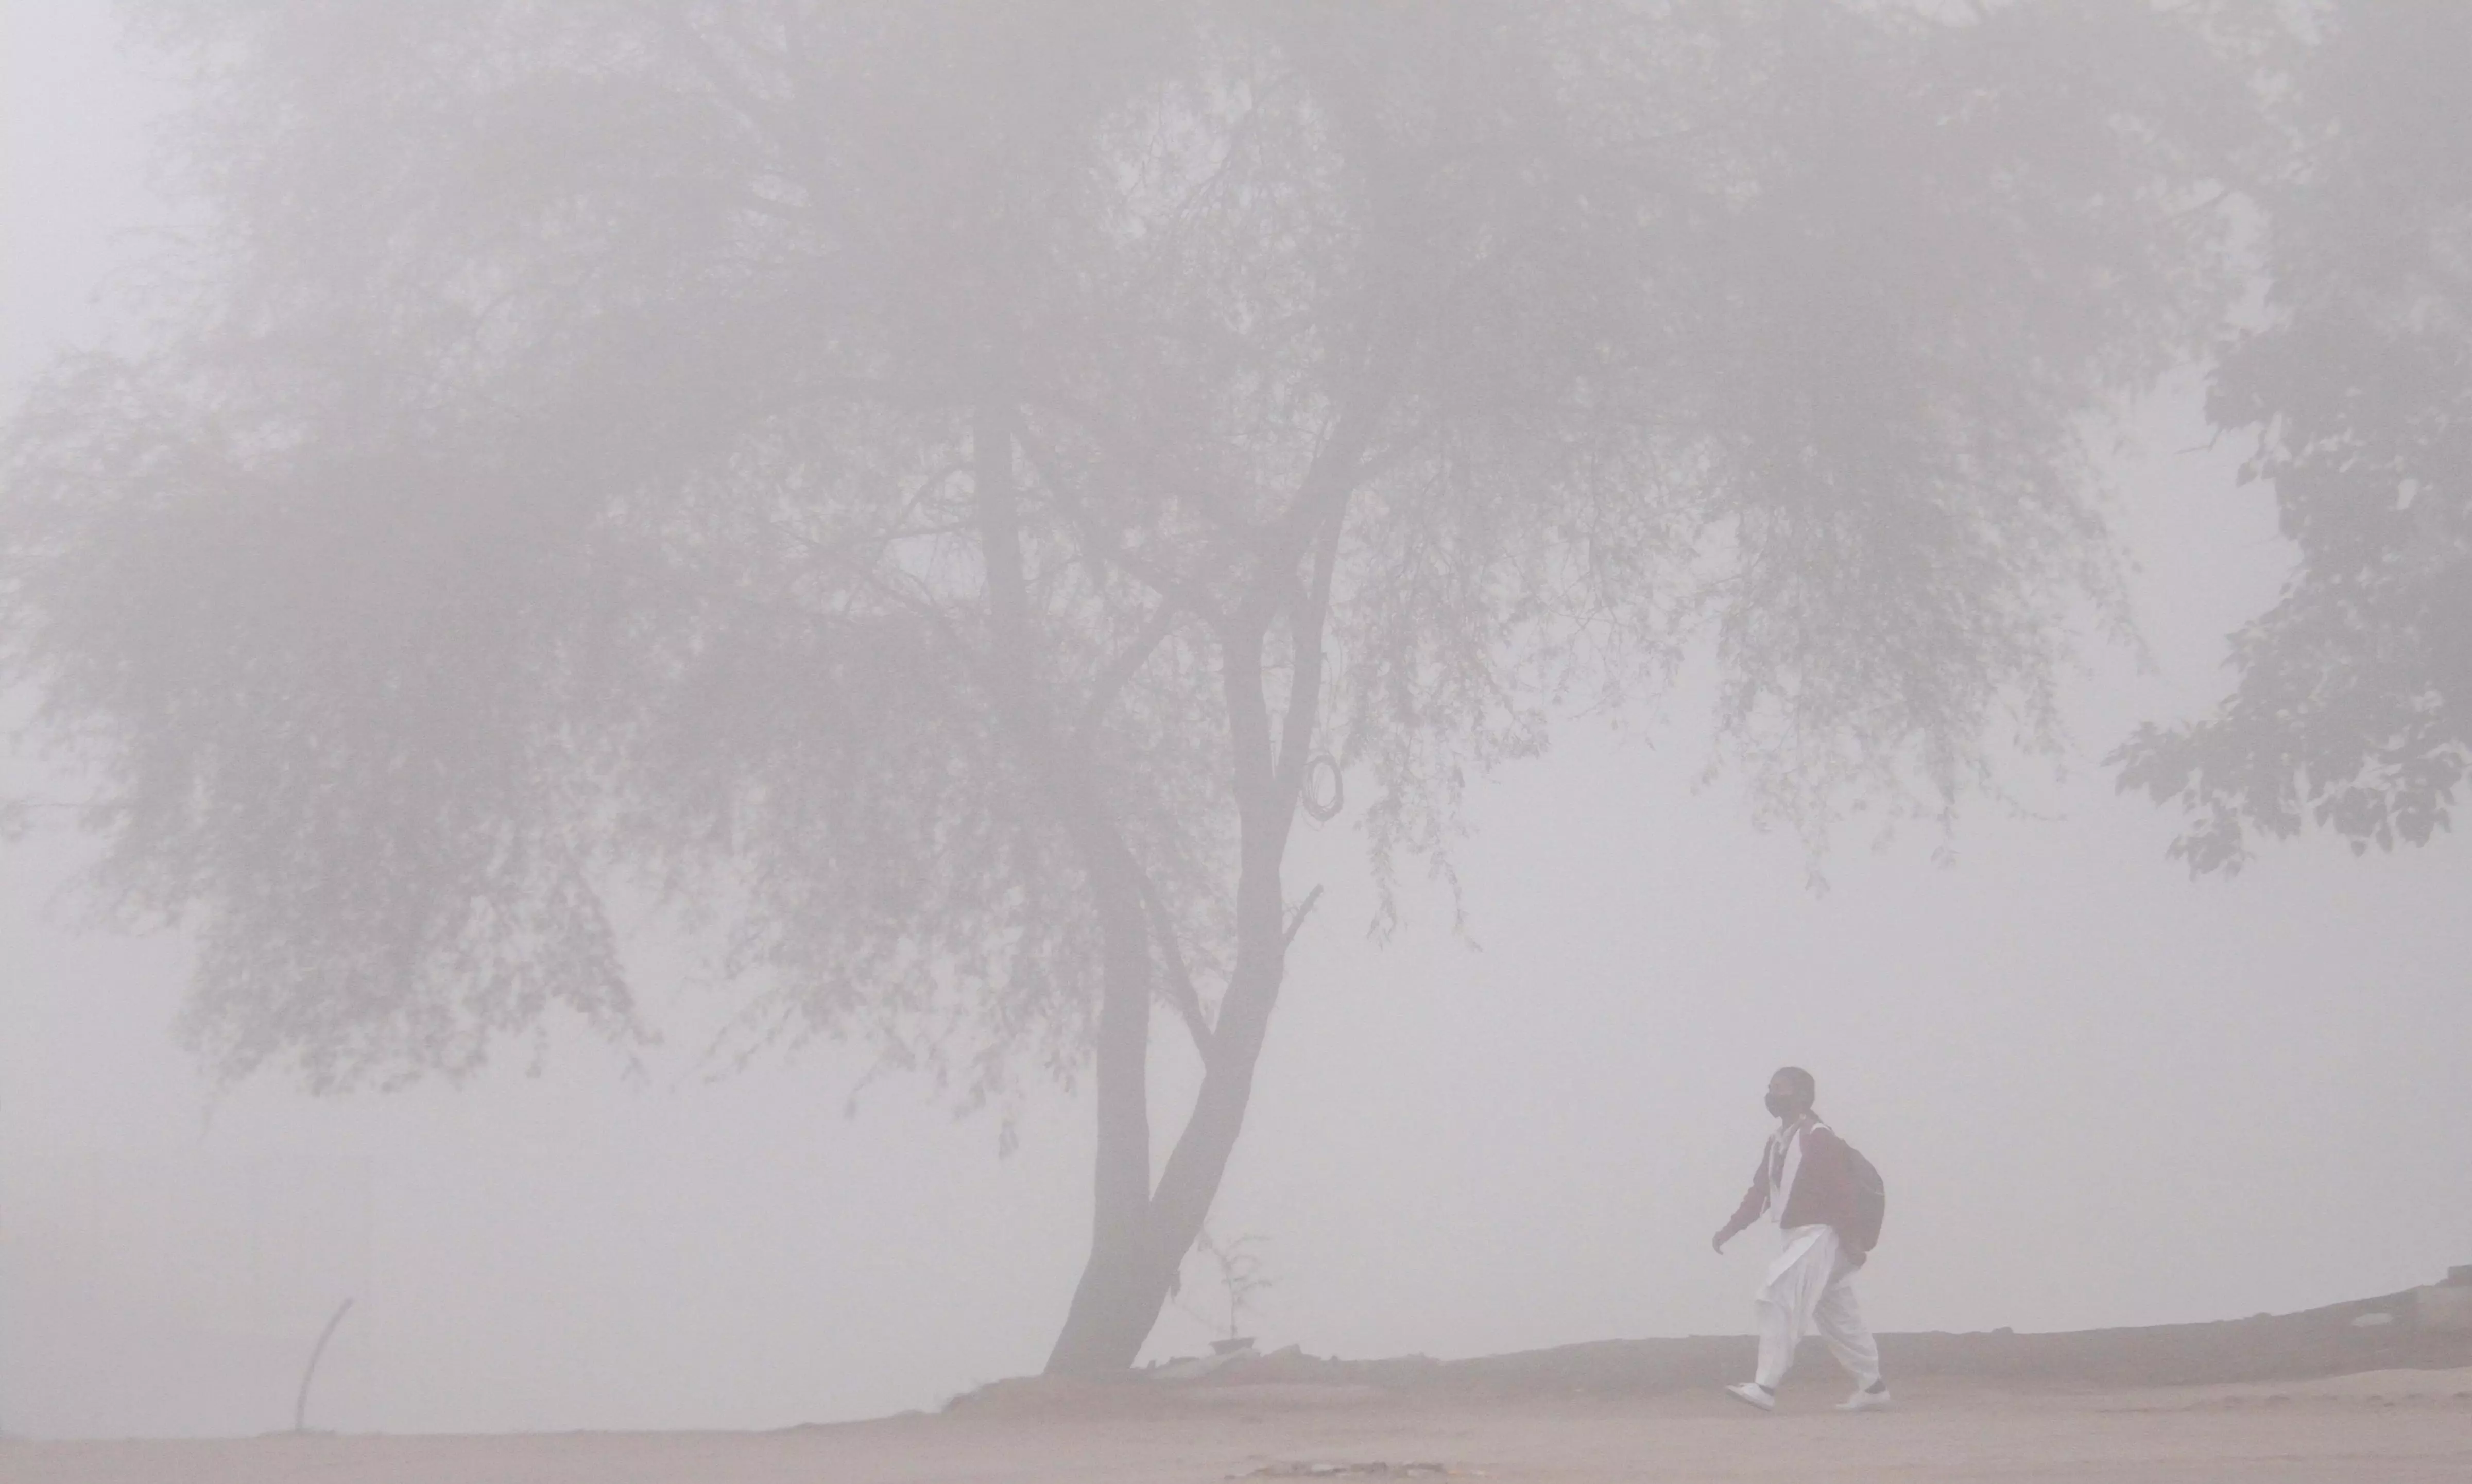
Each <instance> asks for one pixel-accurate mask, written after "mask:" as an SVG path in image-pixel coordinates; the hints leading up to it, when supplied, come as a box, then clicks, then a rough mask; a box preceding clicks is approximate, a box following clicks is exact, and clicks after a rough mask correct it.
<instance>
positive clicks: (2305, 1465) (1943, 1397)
mask: <svg viewBox="0 0 2472 1484" xmlns="http://www.w3.org/2000/svg"><path fill="white" fill-rule="evenodd" d="M1164 1391H1165V1388H1160V1389H1159V1391H1155V1392H1154V1391H1153V1390H1152V1389H1151V1388H1129V1387H1113V1388H1101V1389H1096V1390H1092V1391H1086V1392H1078V1393H1065V1394H1049V1393H1039V1394H1032V1395H1023V1396H1018V1397H1013V1398H1010V1399H1002V1400H998V1401H994V1402H988V1403H986V1404H983V1405H980V1406H977V1407H974V1408H971V1409H969V1410H966V1411H963V1412H959V1413H952V1414H947V1415H943V1416H937V1417H903V1418H891V1419H887V1420H884V1421H881V1422H868V1423H853V1424H847V1425H839V1426H830V1427H801V1428H794V1429H791V1430H789V1431H785V1432H773V1433H644V1434H625V1433H575V1434H563V1435H524V1436H511V1437H421V1438H388V1437H370V1438H321V1437H309V1438H285V1437H276V1438H264V1439H252V1440H243V1441H234V1442H162V1443H51V1444H27V1443H13V1444H8V1445H0V1479H6V1480H7V1481H9V1484H155V1481H166V1484H168V1481H175V1480H178V1481H181V1484H313V1481H314V1484H415V1481H418V1484H431V1481H441V1484H568V1481H573V1484H674V1481H675V1484H820V1481H829V1484H1204V1481H1212V1484H1216V1481H1219V1480H1224V1479H1228V1478H1245V1477H1248V1476H1250V1477H1255V1478H1261V1479H1266V1480H1267V1479H1275V1478H1279V1477H1314V1476H1317V1475H1315V1474H1312V1473H1309V1472H1304V1470H1305V1466H1310V1465H1317V1464H1319V1465H1354V1466H1358V1467H1356V1468H1355V1469H1352V1470H1350V1471H1349V1472H1343V1473H1336V1474H1333V1473H1323V1474H1320V1475H1319V1476H1320V1477H1325V1478H1335V1479H1337V1480H1339V1481H1340V1484H1352V1481H1355V1480H1363V1479H1384V1478H1390V1479H1402V1478H1415V1477H1447V1476H1476V1475H1480V1474H1481V1475H1482V1476H1483V1477H1485V1478H1486V1479H1488V1480H1491V1481H1494V1484H1600V1481H1603V1484H1612V1481H1615V1480H1623V1481H1641V1484H1646V1481H1658V1484H1662V1481H1685V1480H1764V1479H1793V1480H1830V1481H1836V1484H1866V1481H1871V1480H1881V1481H1886V1480H1891V1479H1894V1480H1898V1481H1901V1484H1917V1481H1939V1480H1948V1481H1956V1480H1966V1481H1981V1480H1986V1479H1996V1480H2000V1481H2003V1484H2010V1481H2014V1484H2036V1481H2045V1480H2054V1481H2056V1480H2097V1479H2099V1480H2104V1481H2114V1484H2117V1481H2125V1480H2136V1481H2140V1484H2145V1481H2154V1484H2201V1481H2202V1484H2217V1481H2221V1484H2233V1481H2238V1484H2276V1481H2294V1484H2298V1481H2304V1480H2305V1481H2309V1484H2319V1481H2325V1480H2335V1479H2340V1480H2343V1481H2345V1484H2373V1481H2375V1484H2383V1481H2394V1484H2407V1481H2409V1484H2422V1481H2427V1484H2439V1481H2444V1484H2463V1481H2465V1480H2472V1368H2466V1369H2458V1370H2446V1371H2385V1372H2374V1373H2370V1374H2367V1375H2363V1376H2348V1377H2339V1378H2329V1379H2320V1380H2309V1381H2297V1382H2290V1383H2248V1384H2241V1385H2229V1386H2201V1387H2179V1388H2149V1389H2142V1390H2119V1391H2081V1392H2075V1393H2068V1392H2055V1391H2023V1392H2002V1391H1998V1390H1994V1389H1991V1388H1990V1387H1988V1386H1985V1385H1983V1384H1980V1383H1959V1382H1954V1381H1947V1380H1933V1379H1926V1380H1923V1381H1920V1382H1917V1383H1914V1384H1913V1385H1911V1386H1909V1387H1908V1388H1907V1394H1906V1395H1905V1396H1904V1397H1903V1398H1902V1399H1901V1400H1902V1402H1903V1404H1902V1405H1901V1407H1900V1408H1899V1409H1898V1410H1897V1411H1895V1412H1892V1413H1887V1414H1880V1415H1866V1416H1859V1417H1844V1416H1839V1415H1837V1414H1836V1413H1834V1412H1833V1411H1831V1410H1830V1409H1829V1407H1830V1403H1831V1402H1834V1401H1835V1400H1836V1389H1835V1387H1834V1385H1833V1383H1831V1384H1826V1385H1823V1384H1822V1383H1821V1382H1819V1381H1818V1380H1817V1379H1815V1380H1813V1381H1811V1382H1808V1383H1805V1384H1802V1385H1799V1386H1795V1385H1790V1386H1789V1387H1788V1390H1787V1395H1786V1404H1785V1406H1784V1408H1783V1409H1782V1410H1781V1411H1780V1413H1779V1414H1778V1415H1776V1416H1773V1417H1768V1416H1761V1415H1759V1414H1756V1413H1752V1412H1750V1411H1748V1410H1746V1409H1744V1408H1742V1407H1740V1406H1739V1405H1737V1404H1735V1403H1732V1402H1726V1401H1725V1400H1724V1399H1723V1398H1721V1397H1711V1396H1707V1395H1704V1394H1677V1395H1671V1396H1662V1397H1655V1398H1649V1399H1642V1400H1636V1401H1629V1402H1625V1401H1620V1400H1614V1399H1606V1398H1597V1397H1587V1398H1562V1399H1550V1398H1539V1397H1533V1396H1532V1397H1497V1398H1491V1399H1485V1398H1440V1397H1431V1396H1414V1395H1407V1396H1403V1395H1400V1394H1397V1393H1392V1392H1386V1391H1382V1390H1378V1389H1375V1388H1371V1387H1366V1386H1316V1385H1293V1384H1266V1385H1255V1386H1227V1387H1219V1388H1208V1389H1205V1388H1193V1389H1190V1390H1184V1391H1178V1392H1174V1393H1168V1394H1160V1393H1161V1392H1164ZM1415 1463H1424V1464H1434V1465H1440V1466H1444V1467H1447V1468H1448V1469H1449V1470H1450V1471H1452V1472H1451V1474H1450V1475H1439V1474H1435V1473H1428V1472H1423V1471H1418V1472H1403V1468H1404V1466H1406V1465H1409V1464H1415ZM1378 1465H1388V1466H1390V1468H1391V1472H1388V1473H1384V1472H1378V1471H1377V1470H1376V1469H1375V1468H1373V1467H1370V1466H1378Z"/></svg>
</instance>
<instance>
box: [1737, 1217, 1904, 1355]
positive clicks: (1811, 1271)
mask: <svg viewBox="0 0 2472 1484" xmlns="http://www.w3.org/2000/svg"><path fill="white" fill-rule="evenodd" d="M1854 1266H1855V1265H1854V1264H1853V1263H1851V1262H1849V1261H1847V1260H1846V1259H1845V1254H1844V1252H1843V1251H1842V1249H1841V1248H1840V1247H1839V1245H1838V1242H1837V1228H1835V1227H1833V1226H1825V1225H1813V1226H1790V1227H1787V1228H1785V1251H1784V1252H1783V1253H1781V1254H1779V1255H1778V1257H1777V1260H1775V1261H1774V1262H1771V1263H1770V1264H1769V1271H1768V1278H1767V1281H1766V1282H1764V1283H1762V1284H1760V1287H1759V1292H1758V1294H1757V1295H1756V1297H1757V1298H1758V1300H1759V1314H1760V1371H1759V1375H1758V1377H1757V1378H1756V1379H1757V1380H1758V1381H1759V1383H1760V1384H1761V1385H1763V1386H1765V1387H1767V1388H1768V1389H1769V1390H1771V1391H1774V1390H1776V1387H1777V1383H1778V1382H1779V1381H1782V1380H1784V1379H1785V1373H1786V1372H1787V1371H1788V1370H1790V1369H1792V1368H1793V1366H1794V1352H1795V1347H1796V1346H1798V1345H1800V1344H1801V1343H1802V1337H1803V1336H1804V1335H1806V1334H1809V1333H1810V1332H1811V1331H1814V1330H1818V1331H1819V1337H1820V1338H1821V1339H1823V1340H1825V1341H1827V1342H1828V1351H1829V1354H1833V1355H1835V1356H1836V1357H1837V1363H1838V1364H1839V1365H1842V1366H1843V1367H1844V1368H1845V1369H1846V1370H1847V1371H1848V1372H1849V1373H1851V1374H1852V1375H1853V1377H1854V1379H1855V1381H1856V1383H1857V1384H1859V1385H1861V1386H1864V1387H1866V1388H1867V1387H1869V1386H1870V1385H1871V1384H1872V1383H1873V1382H1875V1381H1877V1380H1878V1379H1879V1378H1880V1346H1879V1343H1878V1342H1877V1341H1876V1340H1874V1339H1872V1338H1871V1331H1869V1330H1868V1329H1866V1328H1865V1327H1864V1324H1863V1310H1862V1307H1861V1306H1860V1305H1858V1304H1856V1303H1855V1301H1854Z"/></svg>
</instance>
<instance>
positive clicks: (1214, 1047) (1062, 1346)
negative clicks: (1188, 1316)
mask: <svg viewBox="0 0 2472 1484" xmlns="http://www.w3.org/2000/svg"><path fill="white" fill-rule="evenodd" d="M1260 643H1261V642H1260V639H1259V637H1258V635H1256V636H1255V637H1252V638H1250V639H1247V638H1242V637H1235V638H1230V639H1229V640H1228V641H1227V654H1226V659H1225V664H1226V685H1227V690H1228V695H1229V696H1230V699H1231V718H1230V719H1231V730H1232V732H1233V734H1234V735H1233V740H1234V742H1235V744H1236V746H1235V752H1236V760H1237V779H1236V791H1237V797H1238V811H1237V813H1238V821H1239V823H1238V830H1239V847H1238V848H1239V852H1240V860H1239V866H1238V876H1237V883H1236V961H1235V965H1234V968H1233V970H1232V972H1231V973H1230V974H1229V976H1228V982H1227V989H1226V993H1225V994H1224V995H1223V996H1222V997H1221V1000H1220V1011H1219V1022H1218V1025H1217V1026H1216V1027H1215V1029H1214V1031H1213V1033H1212V1035H1211V1038H1210V1040H1209V1042H1208V1043H1207V1045H1206V1047H1205V1048H1204V1050H1203V1057H1202V1061H1203V1068H1204V1070H1203V1073H1202V1079H1201V1089H1200V1092H1199V1093H1198V1094H1196V1095H1195V1097H1194V1105H1193V1112H1192V1114H1191V1116H1190V1117H1189V1118H1188V1119H1186V1121H1185V1126H1184V1131H1183V1133H1182V1134H1181V1135H1180V1136H1178V1138H1177V1142H1176V1148H1175V1149H1174V1150H1173V1151H1172V1152H1171V1153H1170V1154H1169V1156H1168V1161H1167V1167H1166V1169H1165V1170H1164V1171H1163V1172H1162V1173H1161V1175H1160V1177H1159V1183H1158V1190H1157V1192H1156V1193H1155V1194H1153V1193H1152V1192H1151V1190H1150V1183H1149V1182H1150V1166H1149V1116H1148V1108H1149V1101H1148V1072H1149V1059H1148V1056H1147V1051H1148V1037H1149V996H1150V994H1151V981H1150V977H1149V974H1150V968H1151V965H1150V961H1149V954H1150V947H1151V944H1150V939H1149V937H1148V936H1147V934H1145V935H1142V936H1140V937H1137V938H1133V939H1132V942H1133V943H1134V945H1135V946H1136V948H1137V950H1138V953H1139V954H1140V961H1139V963H1138V965H1134V964H1130V963H1129V964H1128V965H1127V971H1128V972H1126V973H1125V974H1124V975H1123V976H1121V977H1120V976H1119V975H1118V974H1117V973H1116V967H1117V960H1118V956H1119V954H1118V945H1119V942H1120V939H1119V937H1118V931H1119V926H1118V925H1119V923H1120V922H1121V921H1122V917H1121V914H1119V913H1118V912H1116V911H1113V910H1110V908H1109V907H1108V905H1107V904H1108V903H1109V901H1110V898H1111V891H1110V888H1109V887H1107V886H1105V885H1103V886H1102V887H1101V902H1102V907H1101V910H1102V916H1103V921H1105V926H1106V931H1107V933H1108V937H1107V944H1108V951H1107V967H1108V972H1107V985H1106V999H1105V1001H1104V1003H1103V1005H1102V1009H1101V1017H1100V1027H1099V1043H1100V1046H1099V1067H1098V1080H1099V1189H1098V1202H1097V1212H1096V1214H1095V1219H1094V1222H1093V1230H1092V1233H1091V1242H1090V1260H1089V1261H1088V1263H1087V1264H1085V1265H1084V1267H1083V1268H1082V1271H1081V1284H1080V1286H1079V1287H1077V1288H1076V1289H1075V1291H1074V1295H1073V1307H1072V1308H1071V1309H1070V1310H1068V1311H1067V1313H1066V1315H1065V1320H1064V1331H1063V1333H1062V1334H1060V1335H1059V1336H1058V1339H1057V1342H1056V1349H1055V1350H1054V1352H1052V1353H1051V1354H1049V1356H1048V1361H1047V1370H1048V1374H1049V1375H1052V1376H1086V1375H1097V1374H1104V1373H1105V1372H1110V1371H1121V1370H1123V1369H1125V1368H1126V1367H1128V1366H1129V1365H1131V1364H1132V1363H1133V1361H1134V1360H1135V1359H1136V1358H1137V1357H1138V1356H1139V1355H1140V1354H1141V1349H1142V1345H1143V1342H1145V1341H1146V1340H1148V1339H1149V1338H1150V1332H1151V1330H1152V1329H1153V1327H1154V1326H1155V1325H1156V1324H1157V1323H1158V1315H1159V1310H1160V1309H1161V1308H1163V1307H1165V1306H1166V1304H1167V1296H1168V1285H1169V1284H1170V1283H1171V1282H1172V1281H1173V1280H1174V1279H1175V1276H1176V1273H1177V1268H1178V1267H1179V1266H1180V1265H1181V1264H1182V1263H1183V1261H1184V1255H1185V1253H1186V1252H1188V1251H1190V1250H1191V1249H1192V1246H1193V1243H1194V1239H1195V1238H1196V1237H1198V1236H1200V1231H1201V1223H1202V1221H1203V1219H1204V1218H1205V1217H1207V1216H1208V1215H1209V1213H1210V1205H1211V1202H1212V1201H1213V1200H1214V1199H1216V1198H1217V1196H1218V1194H1219V1184H1220V1181H1221V1179H1222V1178H1223V1177H1224V1175H1225V1174H1226V1170H1227V1161H1228V1157H1229V1156H1230V1155H1231V1154H1232V1153H1233V1152H1234V1150H1235V1147H1236V1139H1237V1136H1238V1135H1239V1134H1240V1133H1242V1132H1243V1130H1244V1125H1245V1111H1246V1108H1247V1105H1248V1103H1249V1102H1250V1101H1251V1098H1252V1093H1253V1068H1254V1065H1255V1063H1256V1062H1257V1061H1259V1059H1260V1057H1261V1051H1262V1043H1263V1040H1264V1038H1265V1036H1266V1035H1267V1034H1268V1032H1269V1030H1270V1024H1271V1011H1272V1006H1273V1005H1274V1004H1275V1003H1276V1002H1277V1000H1278V994H1279V986H1280V983H1281V981H1282V980H1283V979H1284V978H1285V977H1286V972H1287V933H1286V924H1285V907H1284V898H1283V895H1282V890H1281V885H1280V863H1281V861H1282V860H1283V859H1284V858H1285V856H1286V854H1287V837H1288V826H1289V824H1290V822H1291V820H1292V818H1293V812H1294V806H1295V798H1294V796H1293V790H1285V789H1283V787H1282V784H1281V781H1280V778H1279V772H1278V769H1277V768H1276V767H1275V766H1273V762H1272V745H1271V740H1270V731H1269V725H1268V714H1267V708H1266V707H1265V706H1264V705H1263V703H1262V691H1261V678H1262V664H1261V648H1260ZM1301 719H1304V720H1305V721H1307V723H1308V724H1309V720H1310V718H1301ZM1103 833H1104V834H1105V844H1104V845H1103V846H1102V847H1101V848H1102V850H1103V851H1105V849H1106V848H1107V847H1109V846H1112V849H1113V852H1114V853H1115V854H1116V855H1118V856H1120V857H1121V858H1122V864H1123V867H1124V868H1125V869H1126V870H1129V871H1130V870H1138V869H1139V867H1138V865H1137V864H1135V863H1134V862H1133V861H1132V860H1131V859H1130V858H1129V856H1123V855H1122V852H1123V847H1122V845H1121V844H1120V843H1117V842H1116V841H1115V840H1114V836H1113V835H1112V832H1103ZM1097 874H1099V875H1101V876H1105V874H1108V873H1105V872H1102V873H1097ZM1131 881H1132V879H1131V878H1128V879H1127V884H1128V885H1130V884H1131ZM1133 906H1134V907H1136V908H1138V907H1139V903H1138V900H1136V901H1135V902H1134V903H1133ZM1120 991H1121V994H1120ZM1135 998H1138V999H1139V1001H1140V1003H1139V1004H1138V1005H1135V1004H1134V1003H1133V1002H1132V1001H1133V1000H1134V999H1135ZM1137 1021H1138V1023H1139V1024H1140V1025H1141V1039H1140V1040H1139V1041H1133V1040H1130V1039H1127V1040H1125V1041H1122V1042H1119V1041H1117V1040H1115V1039H1113V1037H1114V1036H1115V1035H1116V1034H1117V1033H1119V1032H1120V1030H1122V1028H1123V1027H1126V1026H1129V1025H1133V1024H1134V1023H1135V1022H1137ZM1123 1033H1124V1034H1125V1035H1127V1036H1128V1038H1129V1034H1130V1033H1129V1031H1124V1032H1123ZM1136 1128H1138V1130H1139V1134H1138V1139H1139V1143H1140V1151H1141V1152H1140V1164H1139V1165H1138V1166H1133V1165H1131V1164H1130V1161H1131V1160H1132V1158H1133V1151H1132V1145H1133V1142H1134V1137H1135V1136H1134V1133H1133V1131H1134V1130H1135V1129H1136ZM1136 1178H1138V1182H1139V1184H1138V1185H1134V1184H1133V1183H1132V1182H1133V1181H1134V1180H1135V1179H1136ZM1135 1190H1138V1192H1139V1196H1140V1199H1139V1206H1138V1209H1136V1208H1135V1206H1134V1203H1133V1200H1132V1198H1131V1194H1132V1192H1133V1191H1135Z"/></svg>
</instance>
